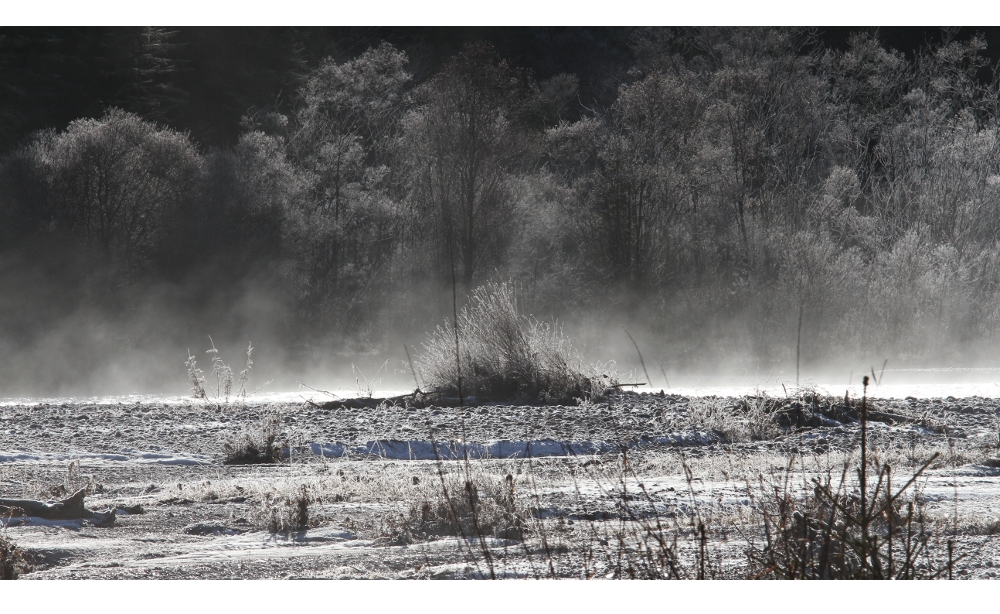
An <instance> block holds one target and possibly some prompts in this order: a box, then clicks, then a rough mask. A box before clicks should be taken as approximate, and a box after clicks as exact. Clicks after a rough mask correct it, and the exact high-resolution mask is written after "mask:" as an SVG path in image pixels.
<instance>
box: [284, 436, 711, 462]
mask: <svg viewBox="0 0 1000 614" xmlns="http://www.w3.org/2000/svg"><path fill="white" fill-rule="evenodd" d="M715 441H718V437H716V436H715V435H713V434H711V433H705V432H697V431H689V432H683V433H670V434H667V435H664V436H661V437H644V438H641V439H635V440H631V441H627V442H625V443H612V442H607V441H555V440H552V439H538V440H529V441H510V440H499V441H490V442H487V443H462V442H456V441H438V442H431V441H426V440H410V441H400V440H385V439H383V440H377V441H369V442H367V443H364V444H361V445H347V444H342V443H325V444H320V443H311V444H309V445H308V446H306V447H303V448H296V450H295V451H296V452H297V453H299V452H310V453H312V454H315V455H317V456H324V457H328V458H339V457H342V456H375V457H379V458H387V459H392V460H437V459H441V460H460V459H463V458H473V459H478V458H540V457H547V456H583V455H590V454H606V453H609V452H619V451H621V450H623V449H630V448H635V447H640V446H641V447H649V446H691V445H701V444H707V443H713V442H715Z"/></svg>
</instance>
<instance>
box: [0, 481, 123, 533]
mask: <svg viewBox="0 0 1000 614" xmlns="http://www.w3.org/2000/svg"><path fill="white" fill-rule="evenodd" d="M85 495H86V490H85V489H82V488H81V489H80V490H78V491H76V492H75V493H73V495H71V496H70V497H68V498H66V499H63V500H62V501H35V500H32V499H0V514H3V515H4V516H34V517H36V518H42V519H43V520H77V519H83V520H89V521H90V522H91V524H93V525H94V526H95V527H111V526H114V524H115V510H113V509H112V510H111V511H108V512H94V511H91V510H88V509H87V508H86V507H85V506H84V503H83V498H84V496H85Z"/></svg>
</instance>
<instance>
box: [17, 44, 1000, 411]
mask: <svg viewBox="0 0 1000 614" xmlns="http://www.w3.org/2000/svg"><path fill="white" fill-rule="evenodd" d="M996 36H997V35H996V33H995V32H993V31H992V30H990V29H984V30H982V31H977V30H976V29H970V28H962V29H953V30H940V29H931V28H927V29H905V28H893V29H877V28H833V29H822V28H819V29H809V28H801V29H796V28H737V29H726V28H708V29H698V28H193V27H190V28H154V27H149V28H138V27H137V28H100V27H90V28H3V29H0V96H2V98H0V154H2V158H0V391H2V396H8V395H18V394H57V393H68V392H90V393H108V392H113V391H125V392H136V391H170V390H177V391H180V390H182V389H183V387H184V386H185V378H184V366H183V363H184V359H185V357H186V356H187V354H186V353H185V350H186V349H187V348H190V349H191V350H192V351H195V350H199V351H203V350H204V349H205V347H207V346H208V344H209V340H208V338H207V336H208V335H212V336H213V339H214V343H216V344H217V345H219V347H220V348H223V349H229V350H230V353H231V354H232V355H233V356H235V355H237V354H238V353H239V348H240V347H245V346H246V343H247V340H249V339H252V340H253V344H254V345H255V346H256V347H258V348H260V359H261V371H262V372H264V373H267V372H268V371H270V372H271V373H272V374H274V375H275V376H276V377H278V379H279V384H282V385H283V384H286V383H288V382H291V381H293V380H294V379H296V376H292V375H287V376H286V374H292V373H294V374H299V375H301V376H303V377H304V376H306V375H310V374H311V375H312V376H314V377H318V376H317V375H316V374H317V373H320V372H324V371H325V372H329V373H334V374H333V375H331V376H330V377H331V378H336V377H340V375H337V374H336V369H338V368H342V367H344V366H347V373H346V375H344V377H345V379H346V378H348V377H349V376H350V364H351V363H352V362H355V363H357V364H362V363H363V364H366V365H368V364H380V363H381V362H382V361H383V360H385V359H386V358H391V359H392V361H393V362H392V364H393V365H397V364H398V363H400V360H401V359H402V358H403V356H402V348H401V347H400V346H401V345H402V344H404V343H405V344H408V345H413V346H414V347H415V348H417V350H418V351H419V348H420V344H421V342H422V341H423V340H424V339H425V338H426V337H425V335H426V333H427V332H428V331H430V330H432V329H433V328H434V327H435V326H436V325H437V324H438V323H440V322H441V321H442V318H444V317H446V316H450V315H451V313H452V289H453V284H454V286H456V294H457V296H458V300H459V303H460V304H461V302H462V300H463V297H466V296H468V295H469V293H471V292H472V291H473V290H474V289H475V288H477V287H479V286H481V285H482V284H484V283H488V282H496V281H510V282H512V284H513V287H514V288H516V291H517V294H518V301H519V303H520V307H521V309H522V310H523V311H524V312H525V313H526V314H531V315H533V316H534V317H537V318H538V319H540V320H546V321H552V320H556V321H558V322H559V323H560V325H562V326H564V327H565V331H566V333H567V334H570V335H571V336H573V337H575V338H577V339H579V340H580V345H581V346H582V348H583V349H584V351H585V353H586V355H587V356H588V358H591V359H593V360H598V359H600V360H609V359H617V360H619V361H620V362H623V363H626V364H627V363H628V361H630V360H631V356H632V354H631V353H630V352H631V351H632V350H631V348H632V346H631V344H630V342H629V340H628V337H626V336H625V334H624V332H623V331H622V327H623V326H625V327H627V328H628V329H629V330H630V331H632V333H633V335H634V336H635V337H636V338H637V340H639V343H640V345H641V346H642V348H643V351H644V353H646V354H647V356H646V358H647V362H649V363H650V365H654V364H655V365H658V366H657V371H659V369H660V368H662V369H663V372H664V377H666V375H667V374H670V373H680V374H683V373H694V372H705V371H714V372H719V373H721V372H732V373H743V372H745V371H750V372H754V371H757V370H763V371H765V372H767V371H768V370H773V371H774V372H779V371H782V370H783V371H784V372H785V373H788V372H789V370H792V371H794V368H795V367H794V365H795V355H796V351H797V348H796V344H797V335H798V330H799V327H801V343H800V344H799V345H800V348H799V349H800V350H801V355H802V362H803V365H805V366H806V371H807V372H808V371H809V369H812V370H813V372H817V373H818V372H820V371H821V370H823V369H836V368H841V367H842V365H848V364H853V362H851V361H869V362H873V363H875V364H882V361H883V359H884V358H887V359H889V360H891V361H892V362H893V364H895V365H923V364H935V365H944V366H974V365H979V364H986V363H988V362H989V361H990V359H991V357H992V356H993V351H994V349H995V342H996V336H997V334H998V333H1000V72H998V71H997V64H996V57H997V56H996V54H997V52H998V51H1000V39H998V41H997V44H996V45H994V44H993V39H994V37H996ZM619 348H620V350H621V351H619ZM626 350H627V351H626ZM364 357H369V358H368V359H365V358H364ZM365 360H368V362H365ZM990 364H992V363H990ZM651 368H652V367H651ZM842 370H843V371H845V373H844V379H845V380H846V379H847V373H846V371H847V370H848V367H843V368H842ZM838 373H839V372H838ZM389 377H393V375H392V372H391V370H390V374H389ZM400 377H408V375H407V374H404V375H402V376H400ZM282 378H284V379H282Z"/></svg>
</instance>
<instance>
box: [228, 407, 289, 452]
mask: <svg viewBox="0 0 1000 614" xmlns="http://www.w3.org/2000/svg"><path fill="white" fill-rule="evenodd" d="M281 418H282V416H281V413H280V412H278V411H273V410H272V411H268V412H265V413H264V415H263V416H262V417H261V418H260V419H259V420H257V421H256V422H248V423H246V424H244V425H243V426H242V427H241V428H240V430H239V431H238V432H236V433H227V434H225V435H224V437H223V441H222V450H223V452H224V454H225V459H224V460H223V463H224V464H226V465H255V464H262V463H276V462H278V461H279V460H280V458H281V451H282V448H283V443H282V442H281V441H280V439H279V437H280V435H281Z"/></svg>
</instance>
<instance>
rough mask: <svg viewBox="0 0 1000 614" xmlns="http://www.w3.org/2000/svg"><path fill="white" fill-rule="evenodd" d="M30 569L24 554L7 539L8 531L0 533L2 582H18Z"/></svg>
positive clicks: (0, 578)
mask: <svg viewBox="0 0 1000 614" xmlns="http://www.w3.org/2000/svg"><path fill="white" fill-rule="evenodd" d="M28 569H29V565H28V561H27V559H26V558H25V555H24V552H23V551H22V550H21V549H20V548H18V546H17V544H15V543H14V542H12V541H11V540H10V538H8V537H7V531H6V530H4V531H2V532H0V580H17V579H18V578H19V577H20V576H21V574H23V573H25V572H26V571H28Z"/></svg>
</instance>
